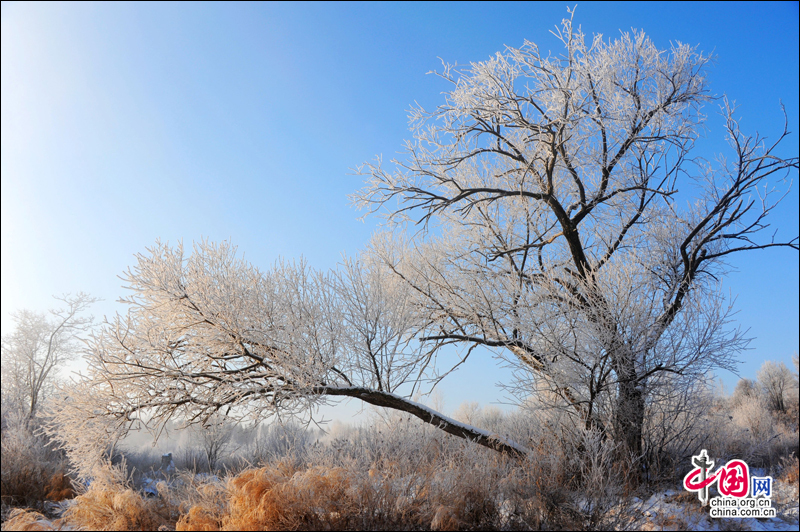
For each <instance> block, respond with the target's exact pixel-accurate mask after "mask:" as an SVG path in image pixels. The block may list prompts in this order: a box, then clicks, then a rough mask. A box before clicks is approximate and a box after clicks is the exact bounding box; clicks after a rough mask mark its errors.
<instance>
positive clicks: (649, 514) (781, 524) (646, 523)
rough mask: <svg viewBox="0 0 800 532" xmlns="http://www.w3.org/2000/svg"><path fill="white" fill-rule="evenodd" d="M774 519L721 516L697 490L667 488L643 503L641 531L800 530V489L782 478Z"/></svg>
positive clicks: (776, 484)
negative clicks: (710, 511) (702, 501)
mask: <svg viewBox="0 0 800 532" xmlns="http://www.w3.org/2000/svg"><path fill="white" fill-rule="evenodd" d="M773 491H774V493H773V496H772V507H773V508H775V509H776V510H777V513H778V516H777V517H775V518H774V519H738V518H728V519H717V518H711V517H709V514H708V507H706V508H703V507H702V506H701V505H700V501H699V500H698V498H697V495H696V494H695V493H690V492H688V491H676V490H666V491H663V492H660V493H656V494H655V495H653V496H652V497H650V498H649V499H648V500H647V501H645V503H644V504H643V505H642V508H643V520H642V522H641V523H640V525H639V527H638V528H639V529H640V530H702V531H705V530H708V531H723V530H756V531H761V530H765V531H766V530H792V531H797V529H798V488H797V485H790V484H786V483H784V482H781V481H780V480H775V481H774V484H773Z"/></svg>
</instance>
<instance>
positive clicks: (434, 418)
mask: <svg viewBox="0 0 800 532" xmlns="http://www.w3.org/2000/svg"><path fill="white" fill-rule="evenodd" d="M313 391H314V392H315V393H318V394H320V395H338V396H345V397H355V398H357V399H361V400H362V401H364V402H365V403H369V404H372V405H375V406H383V407H386V408H391V409H394V410H399V411H401V412H406V413H409V414H411V415H413V416H416V417H418V418H419V419H421V420H422V421H424V422H425V423H429V424H431V425H433V426H435V427H437V428H439V429H441V430H443V431H445V432H447V433H448V434H452V435H453V436H458V437H459V438H464V439H467V440H471V441H473V442H475V443H477V444H478V445H483V446H484V447H488V448H489V449H493V450H495V451H499V452H501V453H506V454H510V455H511V456H514V457H515V458H525V456H527V454H528V452H529V451H528V449H526V448H525V447H523V446H521V445H519V444H518V443H516V442H513V441H510V440H506V439H505V438H502V437H500V436H499V435H497V434H491V433H489V432H487V431H484V430H481V429H478V428H476V427H472V426H469V425H466V424H464V423H459V422H458V421H456V420H454V419H450V418H449V417H447V416H445V415H443V414H440V413H438V412H436V411H435V410H432V409H430V408H428V407H427V406H425V405H422V404H420V403H417V402H415V401H411V400H409V399H406V398H404V397H401V396H399V395H395V394H393V393H387V392H379V391H376V390H371V389H369V388H359V387H346V388H336V387H331V386H319V387H316V388H314V390H313Z"/></svg>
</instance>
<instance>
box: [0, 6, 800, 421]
mask: <svg viewBox="0 0 800 532" xmlns="http://www.w3.org/2000/svg"><path fill="white" fill-rule="evenodd" d="M567 5H568V4H565V3H560V2H536V3H534V2H529V3H477V4H475V3H469V4H454V3H443V4H436V3H434V4H429V3H412V4H369V3H358V4H346V3H345V4H316V3H314V4H302V3H291V4H272V3H269V4H261V3H259V4H250V3H245V4H233V3H224V4H206V3H204V4H191V3H172V4H170V3H153V4H150V3H148V4H135V3H134V4H129V3H124V4H121V3H113V4H112V3H102V4H100V3H98V4H94V3H92V4H89V3H80V4H70V3H56V4H51V3H43V2H37V3H17V2H3V4H2V331H3V334H7V333H8V331H9V330H10V329H9V327H11V325H12V322H11V320H10V313H11V312H12V311H14V310H15V309H20V308H30V309H35V310H45V309H47V308H48V307H50V306H52V305H53V303H54V302H53V300H52V299H51V296H52V295H53V294H61V293H65V292H77V291H86V292H89V293H91V294H93V295H95V296H98V297H101V298H103V299H104V300H105V301H104V302H103V303H101V304H98V305H96V306H95V308H94V313H95V315H97V316H102V315H104V314H109V315H110V314H113V313H114V312H116V311H117V310H121V306H119V305H118V304H116V303H115V300H116V299H117V298H118V297H120V296H121V295H123V293H124V291H123V289H122V288H121V284H122V282H121V281H120V279H119V278H118V277H117V276H118V275H119V274H120V273H122V272H123V271H124V270H125V269H126V268H127V267H128V266H131V265H132V264H133V262H134V257H133V256H134V254H136V253H139V252H144V251H145V248H146V247H148V246H150V245H152V244H153V243H154V242H155V240H156V239H161V240H165V241H169V242H172V243H174V242H177V241H178V240H181V239H182V240H183V241H184V243H186V244H188V243H190V242H192V241H194V240H199V239H201V238H209V239H211V240H222V239H230V240H231V241H232V242H233V243H234V244H236V245H237V246H238V247H239V250H240V252H242V253H244V255H245V257H246V258H247V259H248V260H249V261H251V262H252V263H254V264H256V265H257V266H259V267H261V268H264V269H266V268H269V267H270V266H271V265H272V264H273V262H274V261H275V260H276V259H277V258H278V257H288V258H298V257H300V256H304V257H306V258H307V260H308V261H309V263H310V264H311V265H312V266H315V267H317V268H330V267H333V266H335V265H336V263H337V262H338V261H339V260H340V259H341V254H342V253H343V252H348V253H349V254H354V253H356V252H357V251H358V250H359V249H360V248H362V247H363V246H364V245H365V244H366V242H367V240H368V238H369V236H370V234H371V233H372V232H373V231H374V229H375V226H376V223H377V222H378V220H376V219H367V220H366V221H365V222H360V221H358V218H359V217H360V216H361V214H362V213H359V212H357V211H355V210H354V209H353V208H351V207H350V205H349V202H348V199H347V194H349V193H351V192H353V191H355V190H356V189H358V188H360V187H361V184H362V178H361V177H359V176H356V175H352V173H351V170H350V169H351V168H353V167H355V166H357V165H359V164H361V163H362V162H364V161H366V160H369V159H372V158H373V157H375V156H376V155H378V154H383V155H384V157H385V159H390V158H392V157H393V156H394V155H395V154H396V153H397V152H399V151H400V149H401V147H402V142H403V140H404V139H406V138H409V137H410V132H409V131H408V129H407V118H406V110H407V109H408V108H409V106H410V105H411V104H412V103H413V102H415V101H417V102H419V103H421V104H423V105H424V106H426V107H431V108H432V107H435V106H436V105H437V104H438V103H441V102H442V96H441V92H442V91H444V90H446V88H447V87H446V85H445V84H444V82H442V81H441V80H440V79H438V78H437V77H435V76H426V75H425V74H426V72H429V71H430V70H433V69H436V68H438V67H439V66H440V64H441V63H440V61H439V59H438V57H441V58H443V59H444V60H446V61H448V62H451V63H452V62H458V63H461V64H463V63H469V62H470V61H480V60H485V59H487V58H489V56H490V55H493V54H495V53H496V52H498V51H501V50H503V49H504V47H505V46H506V45H508V46H515V47H518V46H520V45H522V43H523V40H524V39H528V40H531V41H533V42H536V43H537V44H539V45H540V47H541V48H543V49H545V50H547V49H549V50H553V51H554V52H555V51H559V47H558V44H559V43H558V42H557V41H556V40H555V38H554V37H553V36H552V35H550V33H549V31H550V30H551V29H553V28H554V26H555V25H556V24H558V23H559V22H560V20H561V19H562V18H564V17H566V16H567V10H566V8H567ZM569 5H570V6H571V5H574V4H569ZM575 20H576V21H577V22H578V23H580V24H581V26H582V28H583V30H584V32H585V33H586V34H588V35H591V34H592V33H602V34H603V35H605V36H606V38H613V37H615V36H617V35H619V31H620V29H622V30H625V31H627V30H630V28H641V29H644V30H645V31H646V32H647V33H648V34H649V35H650V36H651V37H652V38H653V40H654V41H655V43H656V45H657V46H659V47H660V48H662V49H663V48H668V47H669V43H670V41H682V42H686V43H689V44H692V45H699V48H700V49H701V50H704V51H706V52H713V53H714V54H716V56H717V60H716V62H715V64H714V66H713V68H712V70H711V71H710V83H711V89H712V91H713V92H714V93H715V94H717V95H722V94H723V93H727V94H728V95H729V96H730V97H731V98H732V99H735V100H736V101H737V103H738V104H739V105H740V107H739V113H738V114H739V115H740V116H741V117H743V122H742V126H743V128H744V129H745V130H746V131H748V132H754V131H759V132H760V133H762V134H765V135H768V136H770V137H773V138H774V136H775V135H776V134H778V133H779V132H780V130H781V128H782V126H783V115H782V114H781V111H780V107H779V101H780V100H781V99H782V100H783V103H784V104H785V105H786V110H787V113H788V116H789V129H790V130H791V131H794V132H796V133H795V135H793V136H792V137H791V138H790V139H789V141H788V142H786V145H785V147H784V150H783V154H784V155H786V156H788V155H790V154H791V155H796V154H797V153H798V138H799V137H798V134H797V132H800V124H798V93H799V92H800V90H799V89H798V4H797V3H796V2H787V3H768V2H758V3H747V2H744V3H740V2H725V3H694V2H691V3H676V2H670V3H650V2H639V3H629V2H626V3H624V4H621V3H620V4H615V3H606V2H602V3H595V2H581V3H579V4H578V7H577V14H576V17H575ZM715 109H716V107H715V106H713V105H712V106H709V107H708V108H707V112H708V114H709V122H708V132H707V135H708V138H707V139H704V140H703V141H702V142H701V143H700V148H701V150H703V151H701V153H700V154H701V155H703V156H705V157H711V156H712V155H713V152H714V151H715V150H720V149H723V148H724V145H723V144H722V143H721V142H720V141H721V139H722V133H721V129H720V126H721V122H720V120H719V119H718V118H717V117H716V116H715V115H714V113H715ZM793 177H794V179H795V181H796V177H797V176H796V175H795V176H793ZM776 214H777V215H776V217H775V219H774V220H773V223H774V227H777V228H779V233H778V235H779V236H780V235H787V236H788V235H792V236H794V235H796V234H797V232H798V183H795V185H794V186H793V188H792V190H791V192H790V193H789V195H788V196H787V198H786V200H785V202H784V204H783V206H782V208H781V209H780V211H779V212H777V213H776ZM730 262H731V265H732V266H733V267H734V268H736V269H737V271H736V272H735V273H732V274H731V275H730V276H729V277H728V278H727V279H726V280H725V283H724V289H725V290H726V293H727V292H729V293H730V294H732V295H733V296H736V297H737V300H736V308H737V309H739V313H738V314H737V315H736V320H737V323H738V324H740V325H741V326H742V327H743V328H745V329H749V330H750V335H751V336H753V337H755V338H756V339H755V340H754V341H753V343H752V344H751V347H752V348H753V349H752V350H750V351H748V352H746V353H744V355H743V360H744V361H745V363H744V364H743V366H742V369H741V373H742V375H744V376H749V377H752V376H754V375H755V371H756V370H757V369H758V367H759V366H760V365H761V363H762V362H763V361H764V360H765V359H772V360H779V361H785V362H786V363H787V365H789V364H791V356H792V354H793V353H795V352H796V351H797V350H798V321H799V318H798V276H799V275H798V253H797V252H794V251H791V250H788V249H778V250H774V249H773V250H767V251H762V252H756V253H751V254H750V255H749V256H735V257H733V259H732V260H731V261H730ZM507 375H508V374H507V372H505V371H503V370H501V369H498V368H496V366H495V363H494V361H492V360H490V359H487V358H484V359H482V360H481V359H476V360H472V361H470V363H469V364H467V366H466V367H465V368H464V369H463V370H460V371H459V372H458V373H457V374H456V375H455V376H454V377H455V378H453V379H451V381H450V382H449V383H447V382H446V383H445V385H444V387H443V390H442V394H443V396H444V398H445V402H446V405H445V406H446V408H447V409H453V408H455V407H456V406H458V404H459V403H461V402H462V401H464V400H472V401H479V402H481V403H483V404H485V403H488V402H492V401H496V400H500V399H502V393H501V392H499V391H498V390H497V389H496V388H494V386H493V385H494V383H495V382H497V381H499V380H503V379H505V378H506V377H507ZM722 377H723V378H724V380H725V382H726V385H727V386H728V389H729V390H730V389H731V387H732V385H733V384H734V383H735V377H733V376H732V375H723V376H722Z"/></svg>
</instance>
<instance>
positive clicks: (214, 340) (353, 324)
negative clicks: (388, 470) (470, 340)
mask: <svg viewBox="0 0 800 532" xmlns="http://www.w3.org/2000/svg"><path fill="white" fill-rule="evenodd" d="M123 277H124V279H125V280H126V281H127V288H128V289H129V290H130V291H131V295H130V296H129V297H127V298H125V299H124V300H123V301H125V302H127V303H128V304H129V305H130V310H129V312H128V313H127V314H126V315H124V316H119V315H118V316H117V317H116V319H114V320H113V321H111V322H107V323H106V324H105V325H104V327H103V328H102V329H101V330H100V331H98V333H97V334H96V335H95V336H94V337H93V338H92V339H91V340H90V341H89V354H88V355H87V357H86V358H87V361H88V364H89V366H88V373H87V375H86V376H85V378H84V379H82V380H80V381H78V382H76V383H74V384H73V385H71V386H69V387H68V388H67V389H66V390H65V391H66V392H67V393H68V395H69V398H68V400H67V401H66V402H64V404H62V405H60V408H59V410H60V411H59V412H58V416H57V421H58V424H57V426H51V428H50V430H51V431H53V432H54V435H55V436H57V437H58V438H59V439H60V440H61V441H62V442H63V443H64V445H65V447H66V449H67V450H68V452H69V453H70V454H71V457H72V459H73V460H74V463H76V464H78V465H79V466H80V467H82V468H83V471H82V473H83V474H89V473H90V470H91V467H92V466H93V465H94V463H96V461H97V459H98V457H99V455H98V453H99V451H102V450H103V448H104V444H105V445H111V444H113V443H114V441H116V440H117V439H118V438H119V437H120V436H121V435H122V434H124V433H125V432H126V431H127V430H128V429H129V428H130V426H131V425H132V424H133V422H137V425H138V424H143V425H145V426H147V427H149V428H151V429H153V431H156V433H157V431H159V430H161V429H163V427H164V426H165V424H166V422H167V421H169V420H170V419H173V418H175V419H178V420H182V421H183V422H185V423H187V424H203V425H208V424H213V423H219V422H220V421H219V420H220V416H225V417H227V418H230V419H234V420H241V421H245V420H246V421H260V420H264V419H267V418H270V417H272V416H276V415H277V416H284V415H291V414H295V413H300V412H306V411H308V410H309V409H310V408H312V407H314V406H316V405H319V404H321V403H323V402H324V401H326V399H328V398H335V397H352V398H357V399H360V400H361V401H364V402H366V403H370V404H373V405H376V406H383V407H388V408H393V409H396V410H401V411H404V412H407V413H409V414H412V415H415V416H417V417H418V418H420V419H422V420H423V421H425V422H427V423H432V424H434V425H436V426H438V427H440V428H442V429H443V430H445V431H447V432H450V433H452V434H456V435H458V436H460V437H468V438H470V439H473V440H475V441H477V442H478V443H480V444H482V445H485V446H488V447H491V448H493V449H497V450H501V451H508V452H511V453H514V454H521V453H523V452H524V449H522V448H521V447H520V446H518V445H516V444H514V443H513V442H508V441H505V440H504V439H502V438H500V437H498V436H496V435H493V434H490V433H489V432H487V431H482V430H479V429H476V428H473V427H469V426H466V425H464V424H463V423H459V422H457V421H455V420H452V419H449V418H447V417H445V416H443V415H441V414H439V413H437V412H435V411H433V410H431V409H429V408H427V407H425V406H424V405H422V404H419V403H417V402H415V401H412V400H410V399H408V396H410V395H411V394H413V393H414V384H415V383H418V382H420V381H422V380H424V379H425V378H426V372H427V371H428V370H427V368H428V367H429V366H432V363H433V360H432V357H433V356H434V355H435V352H434V351H432V350H431V349H429V348H428V347H427V346H426V345H425V344H423V343H420V342H419V341H418V324H417V316H416V314H415V312H414V306H413V300H412V298H411V291H412V289H411V287H409V286H408V285H407V283H404V282H403V281H402V279H400V278H398V277H396V276H395V275H394V274H393V273H392V272H391V271H390V270H389V269H388V268H386V267H385V265H383V264H382V263H380V262H378V261H375V260H371V259H370V258H369V257H368V256H366V255H365V256H364V257H362V259H361V260H359V261H355V260H349V261H346V262H345V263H344V264H343V265H342V266H341V268H340V269H339V270H337V271H334V272H328V273H322V272H315V271H313V270H312V269H311V268H309V267H308V266H307V265H305V264H304V263H302V262H301V263H279V264H277V265H276V266H275V267H274V268H272V269H271V270H268V271H264V272H262V271H259V270H258V269H257V268H255V267H254V266H252V265H250V264H248V263H246V262H244V261H243V260H241V259H238V258H237V257H236V253H235V248H233V247H232V246H230V245H229V244H228V243H221V244H213V243H208V242H203V243H198V244H196V245H195V246H194V249H193V252H192V253H190V254H185V253H184V250H183V246H182V245H179V246H177V247H175V248H171V247H169V246H168V245H165V244H158V245H156V246H154V247H153V248H152V249H150V250H149V253H147V254H141V255H139V256H138V264H137V265H136V266H135V267H133V268H131V269H130V270H129V271H128V272H127V274H126V275H124V276H123ZM404 384H409V385H410V386H411V387H410V389H407V390H406V389H403V390H400V388H401V387H402V386H403V385H404ZM98 444H99V445H98Z"/></svg>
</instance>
